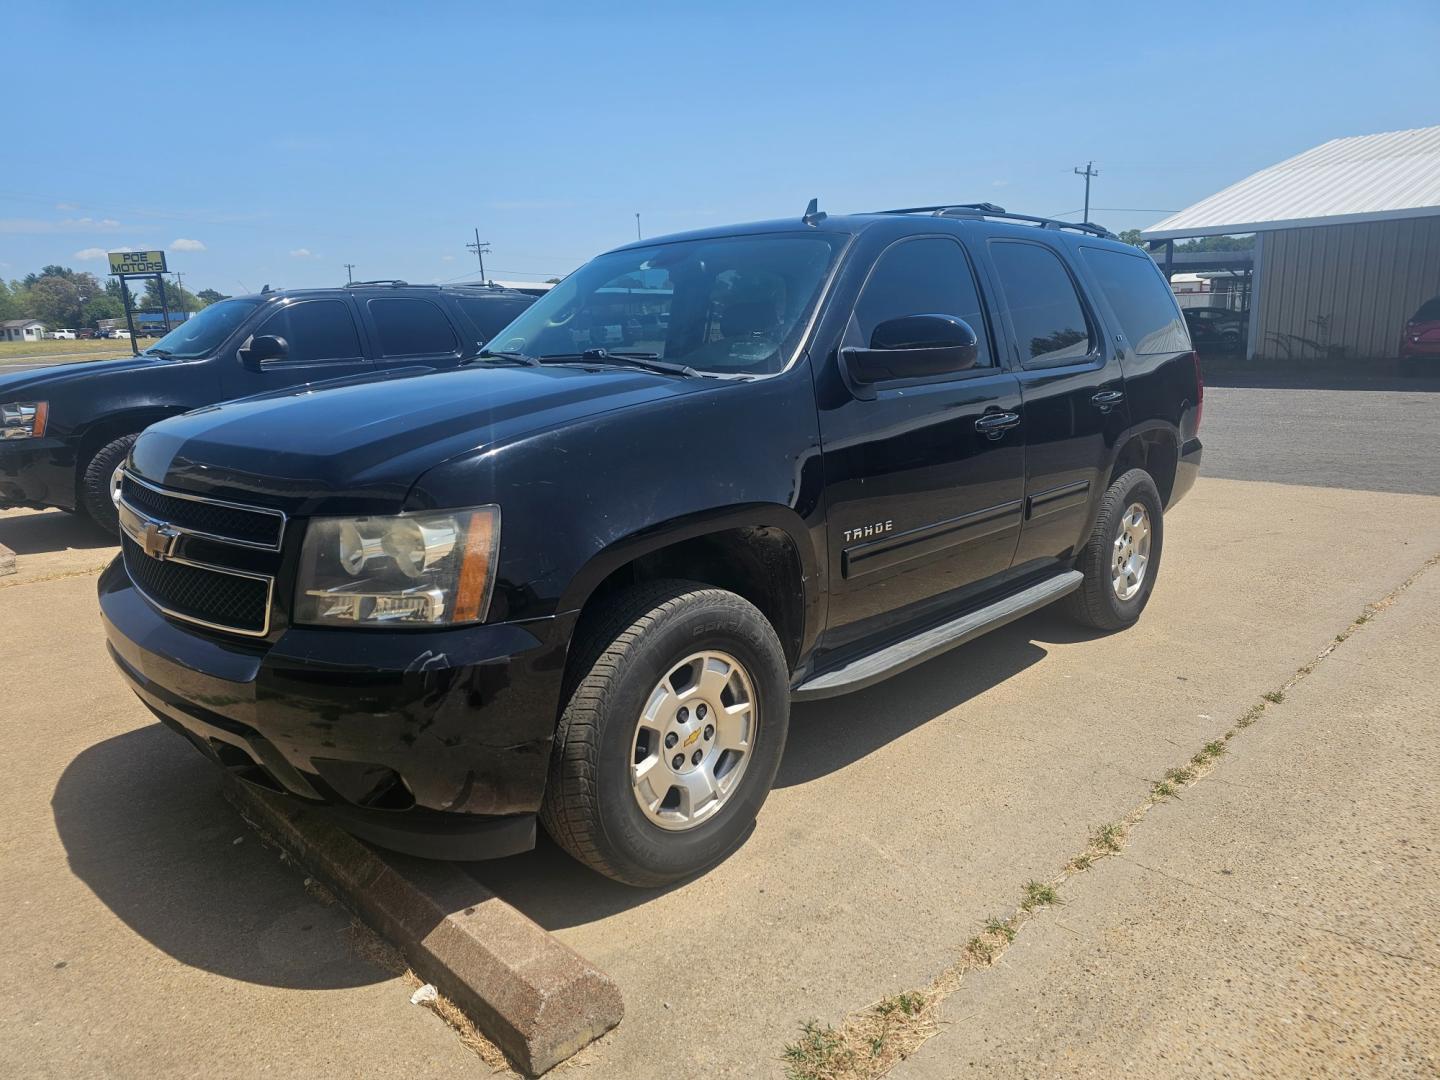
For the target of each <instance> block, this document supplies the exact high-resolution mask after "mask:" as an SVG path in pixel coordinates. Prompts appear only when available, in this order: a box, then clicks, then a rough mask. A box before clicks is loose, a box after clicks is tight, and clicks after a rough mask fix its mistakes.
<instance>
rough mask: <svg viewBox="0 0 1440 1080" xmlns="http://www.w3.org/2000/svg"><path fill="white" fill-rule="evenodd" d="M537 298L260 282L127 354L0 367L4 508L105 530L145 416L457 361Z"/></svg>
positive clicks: (392, 285) (377, 285) (380, 285)
mask: <svg viewBox="0 0 1440 1080" xmlns="http://www.w3.org/2000/svg"><path fill="white" fill-rule="evenodd" d="M533 301H534V297H531V296H528V295H526V294H525V293H521V292H514V291H511V290H508V289H498V288H492V287H488V286H486V287H473V286H451V287H443V286H440V287H437V286H433V285H432V286H424V285H407V284H406V283H405V282H403V281H385V282H359V283H356V284H355V285H351V286H348V287H346V288H341V289H296V290H288V291H283V292H267V293H262V294H260V295H257V296H239V297H235V298H233V299H230V300H222V301H220V302H219V303H216V304H212V305H211V306H209V307H207V308H205V309H204V310H203V311H201V312H200V313H199V314H197V315H196V316H195V317H194V318H192V319H189V320H187V321H186V322H184V323H181V324H180V326H179V327H177V328H176V329H174V330H172V331H171V332H170V333H169V334H167V335H165V336H164V337H162V338H161V339H160V340H159V341H157V342H155V344H153V345H151V346H149V347H148V348H146V349H145V350H144V351H143V352H142V353H141V354H140V355H139V356H137V357H132V358H126V359H123V360H105V361H90V362H85V363H78V364H64V365H61V366H58V367H51V368H42V369H39V370H32V371H24V372H15V373H12V374H10V375H3V374H0V424H3V426H0V508H3V507H6V506H35V507H44V506H58V507H61V508H62V509H65V510H76V511H79V512H81V513H84V514H87V515H89V516H90V517H91V518H93V519H94V520H95V522H96V523H97V524H99V525H101V526H103V527H105V528H107V529H109V530H111V531H115V530H116V523H115V506H114V504H113V501H112V498H113V495H114V483H115V482H116V480H117V479H118V475H119V474H118V472H117V469H118V468H119V466H120V463H121V462H123V461H124V460H125V455H126V454H127V453H129V451H130V445H131V444H132V443H133V442H134V441H135V436H136V435H138V434H139V433H140V432H141V431H142V430H143V429H144V428H145V427H146V426H148V425H150V424H153V423H154V422H155V421H157V420H163V419H164V418H165V417H167V416H174V415H176V414H177V413H182V412H186V411H187V410H189V409H194V408H198V407H199V406H202V405H210V404H213V403H214V402H217V401H226V400H228V399H230V398H238V397H246V396H249V395H252V394H258V393H264V392H266V391H271V390H276V389H283V388H286V387H291V386H295V385H296V384H298V383H312V382H315V381H317V380H330V379H336V378H344V377H347V376H356V375H363V374H365V373H369V372H374V371H376V370H378V369H381V368H397V367H420V368H424V369H426V370H434V369H436V368H449V367H455V366H456V365H457V364H460V363H462V362H464V361H465V360H466V359H468V358H470V357H473V356H474V355H475V353H477V352H478V351H479V350H480V348H481V346H482V345H483V344H484V342H485V340H486V339H487V338H489V337H490V336H491V335H492V334H494V333H495V331H496V330H499V329H500V328H501V327H503V326H504V325H505V324H506V323H508V322H510V320H511V319H513V318H514V317H515V316H516V315H518V314H519V313H520V312H521V311H522V310H523V309H524V308H525V307H527V306H528V305H529V304H531V303H532V302H533Z"/></svg>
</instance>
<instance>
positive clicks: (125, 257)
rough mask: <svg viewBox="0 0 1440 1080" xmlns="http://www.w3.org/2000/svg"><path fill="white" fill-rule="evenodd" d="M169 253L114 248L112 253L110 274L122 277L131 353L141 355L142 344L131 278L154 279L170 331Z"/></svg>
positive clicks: (121, 285)
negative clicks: (167, 298) (137, 335)
mask: <svg viewBox="0 0 1440 1080" xmlns="http://www.w3.org/2000/svg"><path fill="white" fill-rule="evenodd" d="M166 272H167V268H166V266H165V252H163V251H112V252H110V276H111V277H117V278H119V279H120V298H121V299H122V300H124V302H125V325H126V326H127V327H129V329H130V352H131V353H133V354H134V355H135V356H139V355H140V346H139V344H138V343H137V342H136V340H135V316H134V313H133V310H132V308H131V304H130V289H129V287H128V286H129V281H130V279H131V278H154V279H155V284H156V292H157V293H159V295H160V312H161V316H162V317H163V318H164V320H165V332H166V333H167V334H168V333H169V332H170V311H169V308H168V305H167V304H166V302H165V278H164V276H163V275H164V274H165V273H166Z"/></svg>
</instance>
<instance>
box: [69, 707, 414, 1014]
mask: <svg viewBox="0 0 1440 1080" xmlns="http://www.w3.org/2000/svg"><path fill="white" fill-rule="evenodd" d="M219 787H220V775H219V773H218V771H217V770H215V769H213V768H212V766H211V765H210V764H209V763H208V762H206V761H205V760H204V759H203V758H202V757H201V756H200V755H199V754H197V753H196V752H195V751H194V750H193V749H192V748H191V747H190V746H188V745H187V744H186V743H185V742H184V741H183V740H182V739H180V738H178V737H176V736H175V735H173V734H171V733H170V732H169V731H167V730H165V729H164V728H162V727H161V726H160V725H159V724H155V725H152V726H149V727H144V728H139V729H137V730H135V731H131V732H127V733H126V734H124V735H119V736H116V737H115V738H113V739H107V740H105V741H104V742H101V743H98V744H97V745H95V746H92V747H90V748H89V749H88V750H86V751H85V752H84V753H82V754H80V755H79V756H78V757H77V758H75V760H74V761H72V762H71V763H70V765H69V766H68V767H67V768H66V769H65V772H64V773H63V774H61V777H60V781H59V783H58V784H57V785H56V787H55V794H54V795H53V797H52V799H51V808H52V810H53V811H54V814H55V825H56V828H57V831H58V832H59V835H60V839H61V842H62V843H63V844H64V845H65V852H66V855H67V856H68V858H69V862H70V869H71V870H72V871H73V872H74V873H75V875H76V876H77V877H78V878H80V880H81V881H83V882H84V883H85V884H86V885H87V886H88V887H89V888H90V889H91V891H93V892H94V894H95V895H96V896H97V897H98V898H99V899H100V900H101V902H103V903H104V904H105V906H106V907H108V908H109V909H110V910H111V911H112V912H113V913H114V914H115V915H116V916H117V917H118V918H119V919H121V920H122V921H123V922H124V923H125V924H126V925H127V926H128V927H129V928H130V929H131V930H133V931H134V932H135V933H137V934H139V935H140V936H141V937H143V938H144V939H145V940H146V941H148V942H150V943H151V944H152V945H154V946H155V947H156V948H158V949H161V950H162V951H164V952H165V953H167V954H168V955H170V956H172V957H174V958H175V959H176V960H179V961H180V962H181V963H183V964H188V965H189V966H191V967H195V968H200V969H202V970H205V971H212V972H215V973H216V974H219V975H223V976H226V977H227V978H232V979H241V980H244V981H246V982H251V983H259V984H263V985H267V986H283V987H289V988H294V989H312V990H327V989H337V988H342V987H349V986H363V985H368V984H370V983H374V982H380V981H382V980H384V979H387V978H389V977H390V975H389V973H388V972H385V971H382V970H381V969H380V968H378V967H375V966H372V965H371V964H370V963H368V962H366V961H365V960H362V959H361V958H360V957H359V956H357V955H355V954H353V953H352V952H351V951H350V948H349V946H348V944H347V940H348V939H347V936H346V930H347V929H348V927H349V924H350V919H349V916H348V915H346V914H345V913H344V912H343V911H342V910H341V909H340V908H339V907H336V906H330V907H325V906H322V905H321V904H319V903H317V902H316V901H315V900H314V899H312V898H311V897H310V896H309V895H308V894H307V893H306V892H305V890H304V888H303V887H302V884H301V880H300V878H299V877H298V876H297V874H296V873H295V872H294V871H293V870H290V869H287V868H286V867H285V866H283V865H282V864H281V862H280V860H279V856H278V854H277V853H276V852H275V851H274V850H272V849H270V848H268V847H266V846H264V845H262V844H261V843H260V841H259V840H258V839H257V838H256V836H255V834H254V833H253V832H252V831H251V829H250V827H249V826H248V825H246V824H245V823H244V822H243V821H242V820H241V819H240V817H239V815H237V814H236V813H235V811H234V810H232V809H231V807H230V805H229V804H228V803H227V802H225V800H224V799H223V798H222V797H221V796H220V792H219ZM237 837H239V838H240V842H239V843H238V844H237V843H235V840H236V838H237Z"/></svg>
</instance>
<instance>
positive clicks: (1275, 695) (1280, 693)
mask: <svg viewBox="0 0 1440 1080" xmlns="http://www.w3.org/2000/svg"><path fill="white" fill-rule="evenodd" d="M1260 696H1261V697H1263V698H1264V699H1265V700H1266V701H1268V702H1270V704H1271V705H1279V704H1280V703H1281V702H1282V701H1284V700H1285V691H1284V690H1266V691H1265V693H1263V694H1261V695H1260Z"/></svg>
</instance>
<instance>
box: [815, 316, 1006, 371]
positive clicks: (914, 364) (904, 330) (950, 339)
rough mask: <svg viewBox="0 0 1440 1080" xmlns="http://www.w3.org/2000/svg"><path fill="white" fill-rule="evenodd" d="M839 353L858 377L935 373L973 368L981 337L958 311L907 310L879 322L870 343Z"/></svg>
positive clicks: (848, 367)
mask: <svg viewBox="0 0 1440 1080" xmlns="http://www.w3.org/2000/svg"><path fill="white" fill-rule="evenodd" d="M840 355H841V358H842V359H843V360H844V362H845V367H846V369H847V370H848V371H849V373H850V377H851V378H852V379H854V380H855V381H856V382H858V383H875V382H885V381H887V380H890V379H920V378H937V377H940V376H944V375H952V374H954V373H955V372H957V371H968V370H969V369H970V368H973V367H974V366H975V363H976V361H977V360H978V359H979V357H980V339H979V338H978V337H977V336H976V334H975V331H974V330H973V329H971V327H970V324H969V323H967V322H966V321H965V320H964V319H960V318H956V317H955V316H954V315H905V316H903V317H901V318H899V319H889V320H887V321H885V322H882V323H880V324H879V325H878V326H876V327H875V330H874V332H873V333H871V335H870V347H869V348H868V349H860V348H846V349H841V350H840Z"/></svg>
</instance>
